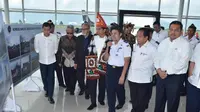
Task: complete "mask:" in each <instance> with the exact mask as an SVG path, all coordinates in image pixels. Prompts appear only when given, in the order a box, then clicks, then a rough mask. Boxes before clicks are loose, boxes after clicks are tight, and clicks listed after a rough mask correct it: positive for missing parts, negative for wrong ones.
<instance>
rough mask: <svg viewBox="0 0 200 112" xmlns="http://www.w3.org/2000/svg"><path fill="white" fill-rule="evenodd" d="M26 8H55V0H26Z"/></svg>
mask: <svg viewBox="0 0 200 112" xmlns="http://www.w3.org/2000/svg"><path fill="white" fill-rule="evenodd" d="M13 1H15V0H13ZM24 8H25V9H47V10H55V0H48V1H47V0H24Z"/></svg>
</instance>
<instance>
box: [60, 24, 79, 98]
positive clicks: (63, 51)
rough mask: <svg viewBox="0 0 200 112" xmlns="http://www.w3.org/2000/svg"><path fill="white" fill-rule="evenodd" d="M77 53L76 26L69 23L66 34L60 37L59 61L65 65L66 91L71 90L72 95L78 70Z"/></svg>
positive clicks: (61, 65)
mask: <svg viewBox="0 0 200 112" xmlns="http://www.w3.org/2000/svg"><path fill="white" fill-rule="evenodd" d="M75 53H76V37H75V36H74V26H73V25H69V26H67V29H66V35H64V36H62V37H61V38H60V42H59V46H58V53H57V54H58V57H59V58H58V62H59V65H60V67H63V72H64V79H65V84H66V86H67V89H66V92H67V91H70V95H74V90H75V85H76V76H75V74H76V72H75V69H74V60H75Z"/></svg>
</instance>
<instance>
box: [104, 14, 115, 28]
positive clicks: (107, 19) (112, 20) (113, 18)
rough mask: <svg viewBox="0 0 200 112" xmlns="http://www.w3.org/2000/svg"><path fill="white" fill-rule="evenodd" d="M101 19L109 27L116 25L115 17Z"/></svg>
mask: <svg viewBox="0 0 200 112" xmlns="http://www.w3.org/2000/svg"><path fill="white" fill-rule="evenodd" d="M102 17H103V19H104V21H105V22H106V24H107V26H109V25H110V24H111V23H113V22H115V23H117V16H102Z"/></svg>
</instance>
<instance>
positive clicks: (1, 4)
mask: <svg viewBox="0 0 200 112" xmlns="http://www.w3.org/2000/svg"><path fill="white" fill-rule="evenodd" d="M1 8H4V0H1V1H0V9H1Z"/></svg>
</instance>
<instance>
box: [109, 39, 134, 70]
mask: <svg viewBox="0 0 200 112" xmlns="http://www.w3.org/2000/svg"><path fill="white" fill-rule="evenodd" d="M126 57H131V47H130V45H129V43H126V42H124V40H122V39H120V40H119V42H118V43H117V44H115V43H114V42H112V46H111V49H110V56H109V58H108V64H109V65H113V66H119V67H122V66H124V58H126Z"/></svg>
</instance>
